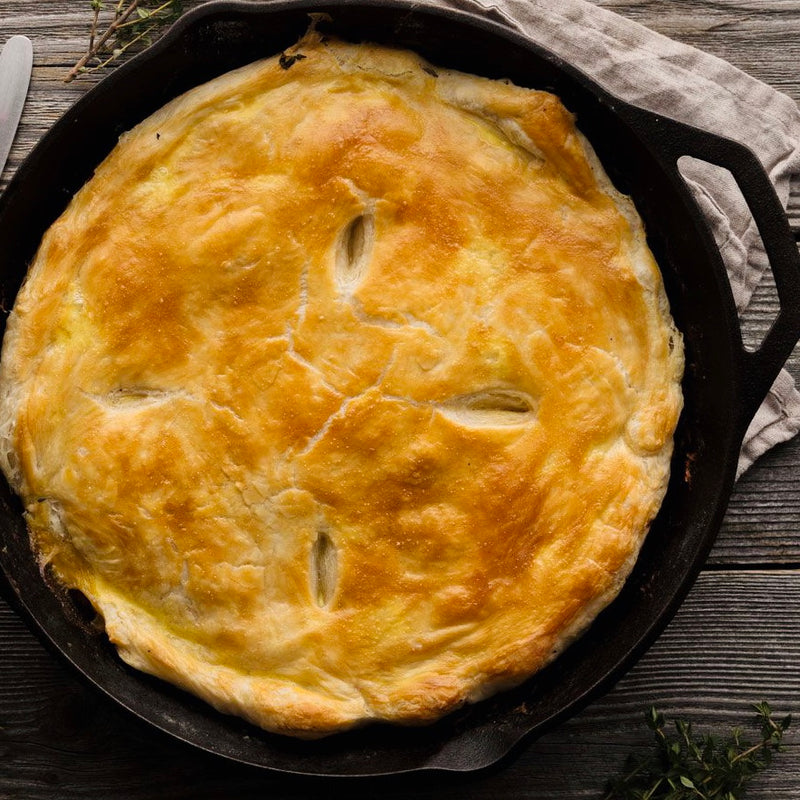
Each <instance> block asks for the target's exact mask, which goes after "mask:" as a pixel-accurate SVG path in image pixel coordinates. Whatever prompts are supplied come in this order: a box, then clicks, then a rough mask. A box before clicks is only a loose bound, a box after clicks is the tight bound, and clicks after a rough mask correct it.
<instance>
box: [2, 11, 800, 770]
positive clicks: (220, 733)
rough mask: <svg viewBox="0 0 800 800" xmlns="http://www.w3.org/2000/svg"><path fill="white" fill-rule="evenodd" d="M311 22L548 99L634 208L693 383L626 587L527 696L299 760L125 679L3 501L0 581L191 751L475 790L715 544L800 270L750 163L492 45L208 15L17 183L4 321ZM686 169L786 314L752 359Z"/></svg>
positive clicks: (417, 24) (781, 218) (658, 616)
mask: <svg viewBox="0 0 800 800" xmlns="http://www.w3.org/2000/svg"><path fill="white" fill-rule="evenodd" d="M309 11H325V12H328V13H329V14H330V21H329V22H326V23H324V25H323V28H324V29H325V30H329V31H331V32H333V33H336V34H338V35H339V36H342V37H344V38H347V39H351V40H362V39H365V40H372V41H377V42H385V43H390V44H395V45H399V46H403V47H408V48H411V49H414V50H416V51H418V52H419V53H421V54H422V55H423V56H425V57H427V58H428V59H429V60H430V61H432V62H433V63H434V64H438V65H440V66H443V67H451V68H457V69H461V70H465V71H468V72H473V73H478V74H482V75H486V76H489V77H494V78H503V77H507V78H510V79H512V80H513V81H514V82H516V83H519V84H522V85H527V86H532V87H536V88H546V89H551V90H553V91H555V92H556V93H557V94H559V95H560V96H561V97H562V99H563V100H564V102H565V103H566V105H567V106H568V107H569V108H570V109H572V111H574V112H575V113H576V114H577V118H578V122H579V125H580V127H581V128H582V129H583V131H584V132H585V133H586V135H587V136H588V137H589V139H590V140H591V141H592V143H593V144H594V146H595V148H596V149H597V152H598V154H599V156H600V158H601V160H602V161H603V162H604V164H605V166H606V168H607V170H608V172H609V174H610V176H611V177H612V179H613V180H614V181H615V183H616V184H617V186H618V188H619V189H621V190H622V191H623V192H626V193H628V194H630V195H632V197H633V198H634V200H635V202H636V205H637V206H638V208H639V211H640V213H641V214H642V216H643V218H644V220H645V223H646V225H647V229H648V232H649V238H650V244H651V247H652V249H653V251H654V253H655V255H656V257H657V259H658V261H659V264H660V266H661V269H662V271H663V274H664V280H665V283H666V286H667V291H668V294H669V297H670V302H671V304H672V309H673V313H674V316H675V319H676V322H677V323H678V325H679V327H680V329H681V330H682V331H683V333H684V336H685V346H686V355H687V369H686V377H685V381H684V392H685V400H686V408H685V412H684V414H683V417H682V419H681V423H680V427H679V430H678V433H677V442H676V444H677V446H676V452H675V458H674V463H673V477H672V480H671V483H670V487H669V490H668V494H667V497H666V500H665V502H664V505H663V507H662V510H661V513H660V514H659V516H658V518H657V520H656V521H655V523H654V525H653V527H652V530H651V532H650V535H649V536H648V539H647V542H646V544H645V547H644V549H643V551H642V553H641V556H640V559H639V561H638V563H637V565H636V568H635V570H634V573H633V575H632V576H631V578H630V580H629V581H628V582H627V584H626V585H625V587H624V589H623V591H622V593H621V595H620V596H619V597H618V598H617V600H616V601H615V602H614V603H613V604H612V605H611V606H610V607H609V608H608V609H607V610H606V611H605V612H604V613H603V614H602V615H601V616H600V617H599V618H598V619H597V621H596V622H595V624H594V625H593V626H592V627H591V629H590V630H589V632H588V633H587V634H586V635H584V636H583V637H581V639H580V640H579V641H578V642H577V643H575V644H574V645H573V646H572V647H571V648H570V649H569V650H568V651H567V652H566V653H565V654H564V655H563V656H562V657H561V658H559V659H558V661H557V662H556V663H555V664H553V665H552V666H551V667H549V668H548V669H546V670H545V671H543V672H542V673H540V674H538V675H537V676H535V677H534V678H532V679H531V680H529V681H528V682H527V683H526V684H524V685H523V686H521V687H520V688H518V689H516V690H513V691H510V692H506V693H504V694H502V695H499V696H497V697H496V698H494V699H491V700H488V701H485V702H483V703H480V704H478V705H476V706H470V707H466V708H464V709H462V710H461V711H459V712H456V713H454V714H452V715H450V716H449V717H447V718H446V719H444V720H442V721H441V722H439V723H437V724H435V725H433V726H430V727H425V728H418V729H406V728H400V729H398V728H392V727H389V726H371V727H369V728H367V729H364V730H361V731H355V732H352V733H347V734H343V735H338V736H334V737H331V738H329V739H327V740H323V741H321V742H312V743H303V742H294V741H291V740H288V739H284V738H282V737H279V736H274V735H270V734H267V733H264V732H262V731H259V730H257V729H255V728H253V727H251V726H249V725H248V724H246V723H244V722H241V721H239V720H238V719H234V718H230V717H227V716H223V715H221V714H218V713H216V712H215V711H213V710H212V709H210V708H209V707H207V706H206V705H205V704H203V703H202V702H200V701H198V700H196V699H194V698H193V697H190V696H187V695H186V694H184V693H182V692H180V691H179V690H176V689H174V688H172V687H170V686H167V685H165V684H163V683H162V682H160V681H157V680H155V679H151V678H149V677H147V676H144V675H141V674H139V673H137V672H135V671H133V670H130V669H129V668H127V667H126V666H125V665H124V664H122V663H121V662H120V660H119V659H118V658H117V657H116V655H115V654H114V652H113V651H112V649H111V647H110V646H109V645H108V643H107V641H106V640H105V639H104V638H103V636H102V635H100V634H98V633H97V631H96V629H95V628H94V627H93V626H92V624H91V622H90V621H89V619H88V617H87V615H86V614H85V612H84V611H83V609H82V607H81V604H80V603H79V602H78V603H76V602H75V598H73V597H71V596H70V595H69V594H65V593H64V592H62V591H60V590H59V589H58V587H54V586H52V585H50V582H49V580H48V578H47V576H46V575H45V576H42V575H41V574H40V572H39V569H38V568H37V566H36V564H35V561H34V559H33V557H32V555H31V552H30V549H29V546H28V540H27V535H26V532H25V526H24V522H23V519H22V516H21V513H20V512H21V507H20V503H19V502H18V500H17V499H16V498H15V497H14V496H13V495H12V494H11V493H10V491H9V489H8V487H7V486H6V485H3V486H2V487H0V526H1V527H0V531H1V535H2V538H3V547H2V548H0V562H2V567H3V570H4V572H5V573H6V576H7V578H8V580H9V581H10V583H11V585H12V587H13V588H14V589H15V591H16V594H17V595H18V600H19V606H20V610H21V611H22V612H23V614H25V615H26V616H27V617H28V618H29V620H30V621H31V622H32V623H33V626H34V628H35V629H36V630H38V632H39V633H41V634H43V636H44V638H45V640H46V641H48V642H49V643H50V644H51V645H52V646H54V647H55V649H56V650H57V651H59V652H60V653H61V654H63V655H64V656H65V657H66V658H67V659H68V660H69V661H70V662H71V663H72V664H73V665H74V666H75V667H76V668H77V669H78V670H79V671H80V672H81V673H83V675H84V676H86V678H88V680H89V681H90V682H92V683H93V684H95V685H96V686H98V687H99V688H100V689H102V690H103V691H104V692H105V693H107V694H108V695H109V696H111V697H112V698H113V699H114V700H116V701H117V702H118V703H120V704H121V705H122V706H124V707H126V708H128V709H129V710H130V711H132V712H133V713H134V714H137V715H138V716H139V717H141V718H143V719H144V720H146V721H148V722H150V723H152V724H153V725H155V726H157V727H158V728H161V729H163V730H164V731H167V732H168V733H170V734H173V735H174V736H176V737H179V738H180V739H183V740H185V741H187V742H190V743H191V744H193V745H195V746H197V747H199V748H202V749H205V750H207V751H210V752H213V753H216V754H219V755H222V756H225V757H228V758H230V759H234V760H238V761H241V762H245V763H249V764H253V765H258V766H262V767H268V768H272V769H275V770H280V771H285V772H294V773H304V774H317V775H378V774H386V773H399V772H408V771H414V770H451V771H469V770H477V769H480V768H483V767H486V766H488V765H490V764H493V763H495V762H496V761H498V760H499V759H501V758H502V757H503V756H505V755H507V754H508V753H510V752H511V751H513V750H514V749H515V748H516V746H517V745H519V743H520V742H521V741H522V740H523V739H524V738H526V737H529V736H531V735H535V734H540V733H542V732H543V731H545V730H546V729H548V728H550V727H552V726H553V725H555V724H556V723H557V722H558V721H560V720H562V719H564V718H565V717H566V716H567V715H569V714H571V713H574V712H575V711H576V710H577V709H578V708H579V707H581V706H582V705H583V704H585V703H586V702H588V700H589V699H591V698H592V697H594V696H596V695H597V694H598V693H599V692H601V691H602V690H604V689H606V688H608V687H609V686H610V684H611V682H612V681H614V680H615V679H617V678H618V677H619V676H620V675H621V674H622V672H623V671H624V670H625V669H627V668H628V667H630V666H631V664H632V663H633V662H634V661H635V660H636V658H637V657H638V656H640V655H641V653H642V652H643V651H644V649H645V648H646V647H647V646H648V645H649V644H650V643H651V642H652V640H653V639H654V638H655V637H656V636H657V634H658V633H659V632H660V631H661V630H662V629H663V627H664V626H665V625H666V623H667V621H668V620H669V619H670V617H671V616H672V614H673V613H674V611H675V610H676V608H677V607H678V605H679V603H680V602H681V600H682V599H683V597H684V595H685V593H686V592H687V591H688V588H689V586H690V584H691V583H692V581H693V580H694V578H695V576H696V574H697V572H698V570H699V568H700V565H701V564H702V562H703V560H704V558H705V556H706V554H707V552H708V550H709V548H710V546H711V543H712V540H713V539H714V536H715V535H716V532H717V529H718V526H719V524H720V521H721V518H722V515H723V512H724V509H725V506H726V502H727V499H728V496H729V494H730V492H731V488H732V485H733V481H734V476H735V469H736V462H737V455H738V452H739V447H740V444H741V441H742V437H743V435H744V432H745V430H746V428H747V425H748V423H749V422H750V420H751V418H752V416H753V414H754V413H755V411H756V409H757V407H758V405H759V404H760V402H761V400H762V399H763V398H764V396H765V395H766V393H767V391H768V389H769V387H770V385H771V383H772V381H773V379H774V378H775V376H776V374H777V373H778V371H779V369H780V367H781V366H782V364H783V363H784V362H785V360H786V358H787V357H788V356H789V354H790V352H791V350H792V348H793V346H794V344H795V343H796V341H797V339H798V337H800V260H799V259H798V254H797V248H796V245H795V242H794V241H793V238H792V236H791V234H790V232H789V229H788V226H787V223H786V218H785V215H784V213H783V210H782V208H781V206H780V203H779V202H778V199H777V198H776V196H775V194H774V192H773V190H772V187H771V185H770V183H769V180H768V179H767V177H766V175H765V174H764V172H763V170H762V169H761V167H760V166H759V164H758V163H757V161H756V159H755V158H754V156H753V155H752V154H751V153H750V152H749V151H748V150H747V149H745V148H743V147H741V146H739V145H737V144H734V143H732V142H730V141H726V140H723V139H720V138H716V137H714V136H710V135H708V134H705V133H702V132H700V131H698V130H694V129H692V128H689V127H687V126H684V125H679V124H676V123H675V122H671V121H669V120H667V119H664V118H661V117H658V116H655V115H653V114H651V113H646V112H644V111H642V110H638V109H635V108H631V107H630V106H628V105H626V104H624V103H621V102H620V101H618V100H616V99H615V98H613V97H610V96H609V95H608V94H606V93H605V92H604V91H603V90H601V89H600V88H598V86H597V85H595V84H594V83H593V82H592V81H591V80H590V79H589V78H588V77H586V76H585V75H583V74H581V73H579V72H577V71H576V70H575V69H573V68H571V67H570V66H569V65H568V64H565V63H564V62H563V61H562V60H561V59H560V58H558V57H556V56H554V55H552V54H550V53H548V52H545V51H543V50H542V49H540V48H538V47H536V46H534V45H532V44H531V43H530V42H528V41H527V40H526V39H524V38H523V37H521V36H519V35H517V34H516V33H514V32H512V31H510V30H508V29H507V28H505V27H503V26H501V25H498V24H496V23H492V22H489V21H486V20H485V19H483V18H478V17H476V16H471V15H467V14H464V13H456V12H453V11H433V10H423V9H422V8H414V7H413V6H412V5H408V4H405V3H398V2H396V1H395V0H392V1H391V2H384V1H383V0H366V2H365V1H364V0H359V1H358V2H349V1H348V0H344V1H343V2H337V3H336V4H335V5H334V4H329V3H325V2H319V1H318V0H301V1H300V2H297V1H296V0H289V2H278V3H272V4H270V5H261V4H253V3H244V2H220V3H214V4H209V5H206V6H202V7H200V8H198V9H196V10H195V11H194V12H192V13H189V14H187V15H186V16H185V17H184V18H182V20H181V21H180V22H178V23H177V25H176V26H175V27H174V28H173V29H172V30H171V31H170V32H169V33H168V34H167V35H166V37H165V38H164V39H162V40H161V41H160V42H159V43H158V44H157V45H155V46H154V47H153V48H151V49H150V50H149V51H147V52H146V53H144V54H142V55H141V56H139V57H137V58H135V59H133V60H132V61H130V62H129V63H128V64H126V65H124V66H122V67H120V68H118V69H117V70H116V71H115V72H114V73H113V74H111V75H110V76H109V77H108V78H107V79H106V80H104V81H103V82H102V83H101V84H99V85H98V86H96V87H95V88H94V89H93V90H92V91H90V92H89V93H88V94H87V95H86V96H85V97H84V98H83V99H82V100H81V101H80V102H78V103H77V104H76V105H75V106H74V107H73V108H72V109H71V110H70V111H69V112H68V113H67V114H66V115H65V116H64V117H63V118H62V119H61V120H60V121H59V122H58V123H57V124H56V125H55V126H54V127H53V128H52V130H50V132H49V133H48V134H47V135H46V136H45V137H44V138H43V139H42V141H41V143H40V144H39V145H38V146H37V147H36V149H35V150H34V151H33V152H32V153H31V155H30V156H29V158H28V159H27V160H26V161H25V163H24V164H23V165H22V166H21V167H20V168H19V170H18V172H17V174H16V176H15V178H14V179H13V180H12V182H11V183H10V185H9V187H8V190H7V191H6V193H5V194H4V196H3V197H2V199H0V292H1V293H2V295H1V296H0V300H2V308H4V309H9V308H11V306H12V303H13V299H14V296H15V294H16V291H17V289H18V287H19V284H20V282H21V280H22V278H23V276H24V274H25V271H26V267H27V265H28V263H29V262H30V260H31V258H32V256H33V254H34V252H35V250H36V247H37V244H38V242H39V240H40V238H41V236H42V234H43V233H44V231H45V230H46V228H47V227H48V226H49V225H50V224H51V222H52V221H53V220H54V219H55V218H56V217H57V215H58V214H59V213H60V212H61V211H62V210H63V209H64V207H65V205H66V204H67V202H68V200H69V198H70V197H71V196H72V194H73V193H74V192H75V191H76V190H77V189H78V188H79V187H80V186H81V185H82V184H83V183H84V182H85V181H86V180H87V178H89V176H90V175H91V173H92V170H93V169H94V167H95V166H96V165H97V164H98V163H99V162H100V161H101V160H102V159H103V158H104V157H105V155H106V154H107V153H108V151H109V150H110V149H111V147H112V146H113V145H114V143H115V141H116V139H117V137H118V136H119V134H120V133H122V132H123V131H124V130H126V129H128V128H130V127H131V126H133V125H134V124H135V123H136V122H138V121H139V120H141V119H143V118H144V117H145V116H147V115H148V114H150V113H151V112H152V111H154V110H156V109H157V108H159V107H160V106H161V105H163V104H164V103H165V102H166V101H167V100H169V99H170V98H172V97H174V96H175V95H177V94H179V93H181V92H183V91H184V90H186V89H188V88H189V87H191V86H193V85H196V84H198V83H201V82H203V81H205V80H207V79H209V78H212V77H214V76H216V75H217V74H220V73H222V72H225V71H227V70H229V69H231V68H234V67H237V66H240V65H242V64H245V63H247V62H249V61H252V60H254V59H256V58H259V57H263V56H268V55H273V54H275V53H277V52H279V51H281V50H282V49H284V48H286V47H287V46H289V45H290V44H292V43H293V42H295V41H296V40H297V39H298V38H299V37H300V35H301V34H302V33H303V32H304V30H305V29H306V27H307V25H308V22H309V17H308V13H309ZM683 155H692V156H696V157H698V158H701V159H704V160H707V161H710V162H712V163H715V164H718V165H721V166H723V167H726V168H728V169H730V170H731V171H732V172H733V174H734V176H735V177H736V179H737V181H738V183H739V186H740V188H741V189H742V192H743V194H744V195H745V197H746V198H747V200H748V203H749V205H750V207H751V210H752V212H753V215H754V217H755V219H756V222H757V224H758V228H759V230H760V232H761V235H762V238H763V239H764V241H765V245H766V250H767V253H768V255H769V259H770V263H771V266H772V270H773V272H774V275H775V279H776V283H777V287H778V292H779V296H780V303H781V311H780V313H779V315H778V317H777V319H776V320H775V322H774V324H773V327H772V328H771V330H770V331H769V333H768V334H767V336H766V339H765V340H764V342H763V344H762V346H761V348H760V349H759V350H758V351H757V352H748V351H746V350H745V349H744V347H743V344H742V338H741V334H740V330H739V325H738V321H737V316H736V312H735V309H734V304H733V300H732V297H731V292H730V286H729V284H728V281H727V278H726V275H725V270H724V267H723V264H722V262H721V259H720V255H719V253H718V251H717V249H716V247H715V245H714V242H713V240H712V238H711V235H710V233H709V231H708V229H707V228H706V226H705V223H704V222H703V219H702V218H701V216H700V214H699V212H698V209H697V208H696V206H695V205H694V203H693V201H692V199H691V197H690V195H689V192H688V191H687V188H686V186H685V184H684V182H683V181H682V179H681V178H680V175H679V173H678V170H677V166H676V162H677V160H678V158H679V157H680V156H683ZM2 324H3V326H4V324H5V317H4V316H3V317H2Z"/></svg>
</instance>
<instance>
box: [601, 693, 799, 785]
mask: <svg viewBox="0 0 800 800" xmlns="http://www.w3.org/2000/svg"><path fill="white" fill-rule="evenodd" d="M753 709H754V710H755V712H756V717H755V725H756V728H757V729H759V730H760V734H761V737H760V739H759V740H758V741H757V742H755V743H754V744H752V743H750V742H748V741H746V740H745V739H744V733H743V732H742V730H741V729H739V728H734V729H733V730H732V731H731V732H730V734H729V735H728V737H727V738H725V739H720V738H718V737H716V736H714V735H712V734H705V735H703V736H700V737H697V736H695V734H694V732H693V730H692V725H691V723H689V722H686V721H685V720H681V719H676V720H674V722H673V724H672V728H674V731H672V730H669V729H668V726H667V721H666V718H665V717H664V715H663V714H662V713H661V712H660V711H658V710H657V709H655V708H650V709H649V710H648V711H647V712H646V714H645V723H646V724H647V726H648V727H649V728H650V730H652V731H653V737H654V740H655V748H654V750H653V752H651V753H650V754H649V755H647V756H646V757H639V758H637V757H635V756H631V757H629V758H628V760H627V762H626V764H625V767H624V769H623V771H622V773H621V774H620V775H619V776H618V777H615V778H612V779H611V780H609V782H608V783H607V785H606V788H605V793H604V794H603V800H740V798H743V797H744V796H745V787H746V784H747V783H748V782H749V781H750V780H751V779H752V778H753V777H755V776H756V775H757V774H758V773H760V772H762V771H763V770H764V769H766V767H767V766H769V764H770V763H771V761H772V757H773V755H774V754H775V753H777V752H779V751H781V750H782V749H783V736H784V733H785V732H786V730H787V728H788V727H789V725H790V724H791V721H792V718H791V715H787V716H784V717H782V718H781V719H776V718H775V717H773V713H772V709H771V707H770V705H769V703H766V702H761V703H756V704H755V705H754V706H753Z"/></svg>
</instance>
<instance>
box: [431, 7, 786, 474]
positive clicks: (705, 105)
mask: <svg viewBox="0 0 800 800" xmlns="http://www.w3.org/2000/svg"><path fill="white" fill-rule="evenodd" d="M417 5H432V6H439V7H449V8H454V9H460V10H464V11H470V12H473V13H480V14H484V15H487V16H489V17H491V18H493V19H494V20H495V21H499V22H502V23H504V24H506V25H508V26H510V27H512V28H515V29H516V30H517V31H519V32H521V33H523V34H525V35H526V36H527V37H529V38H530V39H531V40H533V41H535V42H536V43H537V44H539V45H542V46H543V47H545V48H547V49H548V50H550V51H552V52H555V53H557V54H558V55H559V56H561V57H562V58H564V59H565V60H566V61H568V62H569V63H571V64H573V65H574V66H576V67H577V68H579V69H581V70H582V71H584V72H585V73H587V74H589V75H590V76H591V77H592V78H593V79H594V80H595V81H596V82H598V83H599V84H600V85H602V86H603V87H604V88H606V89H607V90H608V91H610V92H611V93H612V94H614V95H616V96H617V97H619V98H621V99H623V100H627V101H629V102H631V103H633V104H635V105H638V106H641V107H643V108H647V109H649V110H651V111H655V112H657V113H659V114H662V115H663V116H668V117H671V118H673V119H677V120H680V121H682V122H688V123H690V124H692V125H695V126H696V127H700V128H704V129H706V130H708V131H711V132H712V133H717V134H720V135H722V136H728V137H733V138H735V139H737V140H738V141H740V142H742V143H743V144H745V145H747V146H748V147H749V148H750V149H751V150H753V151H754V152H755V154H756V155H757V156H758V158H759V159H760V160H761V163H762V164H763V166H764V168H765V169H766V171H767V173H768V174H769V176H770V178H771V179H772V182H773V184H774V186H775V190H776V192H777V194H778V197H779V198H780V200H781V202H782V203H783V205H784V208H785V207H786V205H787V203H788V199H789V184H790V180H791V177H792V175H793V174H795V173H798V172H800V111H798V108H797V104H796V103H795V102H794V101H793V100H792V99H791V98H790V97H788V96H786V95H783V94H781V93H780V92H778V91H776V90H775V89H773V88H771V87H770V86H767V85H766V84H764V83H762V82H761V81H758V80H756V79H755V78H753V77H751V76H749V75H747V74H746V73H744V72H742V71H741V70H739V69H737V68H736V67H734V66H732V65H731V64H729V63H727V62H726V61H723V60H722V59H719V58H717V57H715V56H712V55H709V54H708V53H704V52H702V51H700V50H697V49H696V48H694V47H690V46H688V45H685V44H682V43H679V42H676V41H674V40H672V39H669V38H667V37H666V36H663V35H661V34H658V33H656V32H654V31H651V30H649V29H648V28H646V27H644V26H643V25H640V24H639V23H637V22H634V21H632V20H629V19H626V18H625V17H622V16H620V15H619V14H615V13H614V12H611V11H609V10H607V9H603V8H600V7H599V6H597V5H595V4H594V3H592V2H588V0H559V2H558V3H553V2H552V0H424V1H423V2H420V3H417ZM680 169H681V173H682V175H683V176H684V178H685V179H686V180H687V183H688V184H689V186H690V187H691V188H692V190H693V192H694V195H695V198H696V199H697V202H698V205H699V206H700V208H701V209H702V210H703V212H704V214H705V215H706V218H707V219H708V221H709V223H710V225H711V228H712V230H713V232H714V236H715V239H716V241H717V244H718V246H719V248H720V251H721V253H722V257H723V259H724V261H725V264H726V267H727V269H728V275H729V278H730V282H731V289H732V291H733V296H734V300H735V301H736V305H737V308H738V309H739V310H740V312H742V311H744V309H745V308H746V307H747V305H748V303H749V302H750V298H751V296H752V294H753V290H754V289H755V287H756V286H757V285H758V282H759V280H760V279H761V277H762V276H763V274H764V272H765V271H766V270H767V268H768V260H767V257H766V254H765V252H764V249H763V246H762V244H761V239H760V237H759V235H758V231H757V229H756V227H755V224H754V222H753V220H752V217H751V215H750V213H749V211H748V209H747V204H746V203H745V201H744V199H743V198H742V196H741V193H740V192H739V190H738V188H737V186H736V183H735V181H734V180H733V178H732V177H731V175H730V174H729V173H728V172H727V171H726V170H722V169H720V168H718V167H714V166H712V165H710V164H706V163H704V162H701V161H697V160H696V159H686V160H684V159H682V160H681V165H680ZM798 431H800V393H798V390H797V388H796V387H795V383H794V380H793V379H792V377H791V375H789V374H788V373H787V372H786V371H785V370H784V371H782V372H781V374H780V375H779V377H778V378H777V380H776V381H775V384H774V385H773V387H772V389H771V391H770V393H769V395H768V397H767V398H766V400H765V401H764V404H763V405H762V406H761V408H760V409H759V411H758V413H757V414H756V416H755V418H754V420H753V422H752V424H751V425H750V427H749V429H748V431H747V433H746V435H745V439H744V444H743V446H742V452H741V455H740V458H739V470H738V475H741V474H742V473H743V472H744V471H745V470H746V469H747V468H748V467H749V466H750V465H751V464H752V463H753V461H755V460H756V459H757V458H758V457H759V456H760V455H762V454H763V453H764V452H766V450H768V449H769V448H770V447H772V446H774V445H776V444H778V443H779V442H784V441H787V440H788V439H791V438H792V437H793V436H795V435H796V434H797V433H798Z"/></svg>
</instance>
